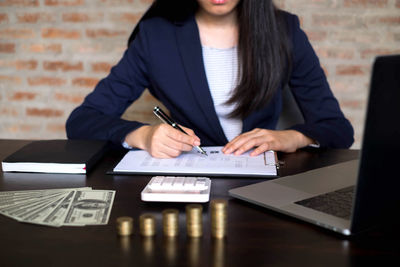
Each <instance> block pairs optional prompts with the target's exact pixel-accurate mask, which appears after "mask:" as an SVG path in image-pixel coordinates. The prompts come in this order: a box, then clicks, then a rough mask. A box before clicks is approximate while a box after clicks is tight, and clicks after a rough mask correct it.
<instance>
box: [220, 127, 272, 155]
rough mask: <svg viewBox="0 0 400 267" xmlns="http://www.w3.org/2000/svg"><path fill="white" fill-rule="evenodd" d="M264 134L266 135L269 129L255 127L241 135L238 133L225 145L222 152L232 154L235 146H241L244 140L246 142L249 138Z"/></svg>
mask: <svg viewBox="0 0 400 267" xmlns="http://www.w3.org/2000/svg"><path fill="white" fill-rule="evenodd" d="M263 134H264V135H265V134H268V130H266V129H259V128H255V129H253V130H251V131H249V132H245V133H242V134H241V135H238V136H236V137H235V138H234V139H232V140H231V141H230V142H229V143H228V144H226V145H225V146H224V147H223V149H222V152H224V153H226V154H230V153H232V152H234V151H235V148H237V146H238V145H239V146H240V145H242V144H243V142H246V140H248V139H249V138H253V137H260V136H263ZM243 138H248V139H243Z"/></svg>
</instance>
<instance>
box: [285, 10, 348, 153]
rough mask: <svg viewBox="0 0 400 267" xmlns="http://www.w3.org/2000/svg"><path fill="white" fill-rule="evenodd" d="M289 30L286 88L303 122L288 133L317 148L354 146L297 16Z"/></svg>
mask: <svg viewBox="0 0 400 267" xmlns="http://www.w3.org/2000/svg"><path fill="white" fill-rule="evenodd" d="M289 29H290V35H291V39H292V47H293V55H292V56H293V58H292V60H293V63H292V72H291V76H290V78H289V87H290V88H291V90H292V92H293V96H294V98H295V100H296V102H297V104H298V105H299V108H300V110H301V112H302V113H303V117H304V121H305V122H304V124H298V125H294V126H293V127H291V129H293V130H297V131H299V132H301V133H303V134H304V135H306V136H308V137H310V138H312V139H314V140H316V141H318V142H319V144H320V145H321V147H332V148H348V147H350V146H351V145H352V144H353V142H354V139H353V135H354V132H353V127H352V126H351V124H350V122H349V121H348V120H347V119H346V118H345V117H344V115H343V113H342V111H341V110H340V106H339V103H338V101H337V100H336V98H335V97H334V95H333V93H332V91H331V89H330V88H329V84H328V82H327V79H326V76H325V74H324V71H323V70H322V68H321V66H320V62H319V60H318V57H317V55H316V54H315V52H314V50H313V48H312V46H311V44H310V42H309V40H308V38H307V36H306V34H305V33H304V32H303V31H302V30H301V28H300V23H299V19H298V17H297V16H294V15H291V16H290V19H289Z"/></svg>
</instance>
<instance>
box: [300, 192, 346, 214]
mask: <svg viewBox="0 0 400 267" xmlns="http://www.w3.org/2000/svg"><path fill="white" fill-rule="evenodd" d="M353 196H354V186H349V187H346V188H343V189H340V190H337V191H333V192H329V193H326V194H323V195H318V196H315V197H312V198H307V199H304V200H301V201H297V202H295V203H296V204H298V205H301V206H304V207H307V208H311V209H314V210H318V211H321V212H324V213H328V214H330V215H333V216H336V217H339V218H343V219H350V216H351V210H352V204H353Z"/></svg>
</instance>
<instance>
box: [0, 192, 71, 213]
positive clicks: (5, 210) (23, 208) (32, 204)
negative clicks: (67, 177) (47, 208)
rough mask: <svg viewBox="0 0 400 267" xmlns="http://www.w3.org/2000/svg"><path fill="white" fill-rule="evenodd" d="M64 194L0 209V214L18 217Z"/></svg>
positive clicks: (47, 196)
mask: <svg viewBox="0 0 400 267" xmlns="http://www.w3.org/2000/svg"><path fill="white" fill-rule="evenodd" d="M64 193H65V192H63V193H57V194H51V195H46V196H43V197H41V198H39V199H34V200H32V201H28V202H22V203H17V204H14V205H10V206H7V207H3V208H1V209H0V213H2V214H4V215H6V216H13V215H18V214H20V213H23V212H26V211H28V210H30V209H33V208H35V207H36V206H37V205H41V204H43V203H45V202H49V201H52V200H53V199H54V198H55V197H58V196H60V195H62V194H64Z"/></svg>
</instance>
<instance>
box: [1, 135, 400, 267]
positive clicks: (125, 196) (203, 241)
mask: <svg viewBox="0 0 400 267" xmlns="http://www.w3.org/2000/svg"><path fill="white" fill-rule="evenodd" d="M27 143H28V141H22V140H0V159H1V160H2V159H4V158H5V157H6V156H7V155H9V154H11V153H12V152H14V151H16V150H17V149H19V148H20V147H22V146H23V145H25V144H27ZM122 155H123V151H113V152H111V153H109V154H107V155H106V156H105V157H104V158H103V159H102V160H101V162H99V164H98V165H97V166H96V168H95V169H94V170H93V171H92V172H91V173H89V174H88V175H87V176H86V175H55V174H28V173H2V172H1V173H0V190H1V191H8V190H26V189H46V188H65V187H80V186H91V187H93V188H94V189H110V190H116V197H115V202H114V206H113V210H112V213H111V217H110V221H109V224H108V225H107V226H86V227H61V228H58V229H56V228H51V227H43V226H37V225H29V224H23V223H19V222H17V221H14V220H12V219H9V218H7V217H5V216H0V265H1V266H356V265H363V266H365V265H364V264H367V263H369V264H376V265H378V264H379V266H387V265H385V263H388V262H389V261H395V262H399V260H398V255H399V253H398V252H399V251H400V249H399V248H400V245H399V231H398V230H395V227H393V226H392V227H387V228H385V229H378V230H374V231H370V232H367V233H364V234H361V235H358V236H356V237H351V238H349V239H345V238H344V237H342V236H339V235H336V234H333V233H331V232H328V231H326V230H323V229H321V228H318V227H316V226H313V225H310V224H307V223H303V222H301V221H298V220H296V219H292V218H289V217H286V216H284V215H280V214H278V213H275V212H272V211H269V210H266V209H263V208H260V207H257V206H253V205H251V204H248V203H245V202H242V201H240V200H236V199H232V198H230V197H229V196H228V190H229V189H231V188H234V187H238V186H243V185H247V184H251V183H256V182H261V181H263V179H238V178H214V179H213V180H212V190H211V198H212V199H213V198H225V199H228V200H229V202H228V203H229V206H228V216H229V220H228V237H227V238H226V239H225V240H220V241H218V240H213V239H212V238H211V237H210V214H209V209H208V203H207V204H204V206H203V208H204V211H203V223H204V225H203V227H204V236H203V237H202V238H200V239H190V238H187V237H186V230H185V215H184V208H185V204H177V203H144V202H142V201H141V200H140V192H141V191H142V189H143V188H144V186H145V185H146V184H147V182H148V181H149V178H150V177H149V176H112V175H106V174H105V173H106V171H107V170H109V169H110V168H112V167H113V166H114V165H115V164H116V163H117V162H118V160H119V159H120V158H121V157H122ZM357 157H358V151H355V150H322V151H319V150H304V151H299V152H296V153H293V154H282V155H280V160H283V161H285V165H284V166H283V167H282V168H281V170H280V171H281V172H280V173H281V176H285V175H290V174H295V173H298V172H302V171H306V170H310V169H313V168H318V167H322V166H326V165H330V164H334V163H338V162H342V161H346V160H351V159H355V158H357ZM165 208H177V209H179V211H180V222H179V225H180V229H179V231H180V233H179V237H178V238H176V239H173V240H168V239H166V238H164V237H163V236H162V228H161V212H162V210H163V209H165ZM144 212H150V213H152V214H154V215H155V216H156V219H157V223H158V231H157V235H156V236H155V237H154V238H150V239H144V238H142V237H141V236H139V235H138V234H137V231H136V233H135V234H134V235H133V236H132V237H130V238H126V239H121V238H118V237H117V235H116V230H115V219H116V218H117V217H119V216H132V217H133V218H134V220H135V230H137V229H138V218H139V215H140V214H142V213H144ZM394 265H396V264H395V263H394V264H390V266H394ZM369 266H371V265H369ZM397 266H399V265H397Z"/></svg>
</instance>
